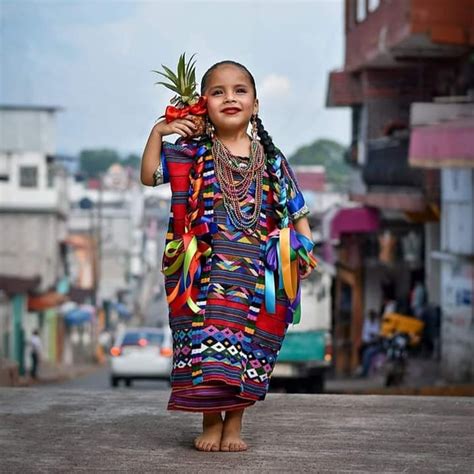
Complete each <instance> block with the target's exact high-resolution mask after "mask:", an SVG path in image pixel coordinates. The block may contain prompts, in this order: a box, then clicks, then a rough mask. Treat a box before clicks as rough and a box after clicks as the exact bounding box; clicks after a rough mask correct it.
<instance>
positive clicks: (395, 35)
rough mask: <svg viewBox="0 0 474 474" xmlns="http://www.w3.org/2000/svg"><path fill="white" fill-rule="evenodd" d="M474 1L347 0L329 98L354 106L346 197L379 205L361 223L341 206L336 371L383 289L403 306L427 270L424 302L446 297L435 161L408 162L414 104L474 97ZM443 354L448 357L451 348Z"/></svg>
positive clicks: (346, 367)
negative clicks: (342, 45) (339, 60)
mask: <svg viewBox="0 0 474 474" xmlns="http://www.w3.org/2000/svg"><path fill="white" fill-rule="evenodd" d="M473 11H474V2H473V1H472V0H459V1H457V2H432V1H428V0H399V1H397V2H393V1H388V0H368V1H366V0H346V1H345V37H346V52H345V64H344V68H343V70H340V71H333V72H331V73H330V75H329V84H328V93H327V105H328V106H331V107H335V106H344V107H351V109H352V143H351V146H350V148H349V150H348V152H347V160H348V162H349V163H351V164H352V165H353V177H352V189H351V192H350V198H351V200H353V201H356V202H358V203H360V204H361V205H362V206H364V207H365V208H366V212H367V214H373V213H377V215H378V221H379V224H378V228H374V227H373V226H368V227H367V228H363V226H362V227H361V226H359V225H358V224H360V222H359V223H358V222H357V220H356V219H354V218H353V216H350V215H346V222H345V223H344V225H342V227H341V228H342V229H343V232H341V233H340V234H341V235H340V245H339V247H338V249H339V262H338V277H337V287H336V297H335V299H336V304H335V310H336V311H335V326H336V327H335V337H336V341H335V347H336V348H338V347H339V348H340V349H339V354H338V353H337V349H336V354H335V357H336V368H337V370H338V371H340V372H351V371H352V370H353V369H354V368H355V366H356V365H357V363H358V357H357V350H358V346H359V345H360V333H361V327H362V321H363V318H364V315H365V314H366V313H367V312H368V311H369V310H371V309H375V310H379V308H380V306H381V305H382V304H383V301H384V299H385V300H386V299H395V300H397V303H398V310H399V311H401V312H409V311H410V300H409V297H410V291H411V290H412V288H413V286H414V283H415V282H416V281H419V280H423V282H424V285H425V287H426V289H427V292H428V297H429V303H430V304H431V305H433V306H439V305H443V303H442V301H441V298H440V294H441V292H440V278H439V275H440V271H441V267H440V261H439V260H436V259H432V258H431V256H432V254H436V252H439V251H440V245H441V240H442V239H441V227H440V222H441V224H442V222H443V220H444V219H447V214H448V212H447V209H448V207H447V206H446V205H444V204H443V203H442V201H443V202H444V201H445V198H444V194H443V195H442V193H441V175H440V171H439V167H428V166H424V167H418V166H417V167H413V166H412V163H411V162H409V148H410V142H411V139H412V134H411V128H410V127H411V123H410V117H411V110H412V109H411V106H412V104H413V103H417V102H423V103H426V102H433V101H434V100H436V99H435V98H436V97H440V96H450V97H451V99H452V98H453V97H454V96H463V97H465V99H464V100H465V101H466V102H468V103H469V106H471V107H472V102H469V101H470V100H472V98H471V99H469V97H470V95H469V94H470V92H469V91H470V90H472V87H473V86H472V56H471V54H472V53H470V52H471V51H472V48H473V46H474V31H473V29H472V24H473V23H472V12H473ZM443 192H444V191H443ZM357 212H361V211H357ZM443 212H444V213H445V216H444V217H441V215H442V213H443ZM369 220H370V219H368V220H367V222H368V221H369ZM376 220H377V219H372V220H371V221H372V223H375V222H376ZM351 223H352V224H354V226H355V227H354V228H351V226H350V224H351ZM339 225H341V223H339ZM456 238H459V237H456ZM446 321H447V319H443V322H444V323H446ZM442 354H443V364H447V361H446V357H448V353H447V352H446V351H443V353H442ZM448 365H449V366H450V367H452V364H448Z"/></svg>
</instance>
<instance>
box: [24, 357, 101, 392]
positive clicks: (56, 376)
mask: <svg viewBox="0 0 474 474" xmlns="http://www.w3.org/2000/svg"><path fill="white" fill-rule="evenodd" d="M101 367H103V366H102V365H100V364H97V363H89V364H77V365H52V364H50V363H42V364H41V366H40V369H39V371H38V378H37V379H36V380H34V379H32V378H31V377H30V376H29V375H24V376H20V377H19V380H18V386H20V387H29V386H34V385H42V384H53V383H58V382H64V381H67V380H71V379H75V378H77V377H82V376H84V375H88V374H91V373H93V372H95V371H96V370H99V369H100V368H101Z"/></svg>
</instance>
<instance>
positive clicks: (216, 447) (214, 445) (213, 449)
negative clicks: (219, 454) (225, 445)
mask: <svg viewBox="0 0 474 474" xmlns="http://www.w3.org/2000/svg"><path fill="white" fill-rule="evenodd" d="M211 451H213V452H216V451H219V446H217V444H215V443H213V444H212V446H211Z"/></svg>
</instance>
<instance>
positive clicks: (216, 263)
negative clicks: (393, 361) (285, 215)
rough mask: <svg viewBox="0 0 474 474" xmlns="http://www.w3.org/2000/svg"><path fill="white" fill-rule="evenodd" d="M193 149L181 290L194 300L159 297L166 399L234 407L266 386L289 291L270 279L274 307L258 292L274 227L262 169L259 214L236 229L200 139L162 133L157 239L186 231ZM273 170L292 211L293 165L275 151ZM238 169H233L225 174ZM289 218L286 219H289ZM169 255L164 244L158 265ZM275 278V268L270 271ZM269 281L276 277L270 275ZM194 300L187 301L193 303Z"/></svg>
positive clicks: (295, 200) (169, 281) (299, 212)
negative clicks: (187, 271)
mask: <svg viewBox="0 0 474 474" xmlns="http://www.w3.org/2000/svg"><path fill="white" fill-rule="evenodd" d="M197 154H201V155H203V156H204V172H203V186H202V189H201V193H200V196H199V198H200V199H199V207H198V209H199V213H200V216H201V217H200V220H199V222H198V224H197V225H196V227H195V234H196V235H197V241H198V242H199V248H200V249H201V253H200V254H199V255H200V256H199V263H200V265H199V269H198V270H197V271H196V273H195V274H194V277H193V278H192V279H193V281H192V287H191V288H190V295H191V298H192V301H193V302H194V303H195V304H196V305H197V306H196V307H198V308H199V309H200V313H196V311H197V310H196V307H194V306H193V304H194V303H192V304H191V305H188V304H186V303H185V304H183V299H181V300H178V298H176V299H174V301H172V302H170V303H169V324H170V327H171V330H172V333H173V369H172V374H171V387H172V393H171V397H170V400H169V404H168V409H175V410H187V411H201V412H212V411H222V410H227V409H232V408H234V409H235V408H242V407H246V406H249V405H251V404H253V403H255V401H256V400H263V399H264V398H265V395H266V393H267V390H268V385H269V377H270V375H271V373H272V371H273V367H274V365H275V362H276V359H277V356H278V352H279V350H280V347H281V344H282V341H283V338H284V336H285V333H286V330H287V327H288V321H289V318H288V315H289V311H290V307H291V304H290V301H289V300H288V298H287V296H286V295H285V293H284V292H283V291H281V290H278V288H277V289H276V290H275V294H274V308H272V312H269V311H268V310H267V308H266V305H265V301H268V296H267V297H266V296H265V279H266V278H267V282H268V269H267V275H265V261H264V260H265V253H266V249H267V244H268V239H267V237H268V234H271V233H272V231H274V229H275V228H276V227H277V224H278V219H279V216H278V213H277V212H276V209H275V201H274V197H275V196H274V192H273V191H272V186H271V183H270V181H271V179H272V175H271V173H270V171H269V169H268V166H267V169H266V170H265V172H264V179H263V204H262V210H261V213H260V218H259V221H258V224H257V225H256V227H255V228H254V229H252V230H246V231H242V230H239V229H236V228H235V227H234V226H233V225H232V222H231V221H230V219H229V217H228V215H227V211H226V209H225V206H224V204H223V196H222V194H221V189H220V186H219V183H218V181H217V179H216V177H215V174H214V172H213V170H214V168H213V166H214V162H213V159H212V154H211V152H210V145H209V144H207V147H206V146H205V145H203V142H196V141H185V140H184V139H182V138H180V139H178V140H177V142H176V143H175V144H172V143H169V142H166V141H165V142H163V144H162V153H161V165H160V168H159V169H158V170H157V173H156V174H155V179H156V183H155V184H160V183H161V182H170V185H171V191H172V200H171V214H170V220H169V225H168V233H167V236H166V245H167V248H169V247H170V246H171V247H172V246H173V244H174V243H176V247H179V246H180V245H182V243H183V241H185V240H186V239H187V238H188V237H189V234H190V229H186V225H185V216H186V213H187V211H188V209H187V208H188V197H189V193H190V192H191V191H190V174H192V173H193V172H194V169H193V163H194V162H195V160H196V156H197ZM279 160H281V170H282V175H283V176H284V180H283V181H282V182H283V183H285V185H286V191H287V195H288V203H287V206H288V211H289V215H290V216H291V217H292V218H293V219H296V218H299V217H302V216H304V215H306V214H307V213H308V209H307V207H306V205H305V202H304V199H303V195H302V193H301V191H300V189H299V188H298V185H297V183H296V180H295V177H294V174H293V173H292V171H291V169H290V166H289V164H288V162H287V161H286V159H285V157H284V156H283V155H282V154H279ZM235 178H236V179H238V176H235ZM254 190H255V186H254V185H253V186H251V187H250V189H249V192H248V196H247V200H246V201H245V202H244V204H243V205H244V207H248V206H252V205H253V203H254V199H255V196H253V193H254ZM290 227H291V224H290ZM174 261H176V257H175V255H174V253H173V254H172V257H169V256H167V255H166V254H165V255H164V257H163V268H165V269H166V268H168V269H169V268H170V266H172V264H173V262H174ZM186 281H187V282H188V283H189V281H190V277H189V275H188V277H187V279H185V278H183V267H181V268H180V270H178V271H175V272H174V273H169V272H168V275H166V276H165V289H166V294H167V295H168V297H170V295H172V294H173V292H175V293H176V292H179V291H180V290H181V291H184V286H185V283H186ZM276 282H277V283H278V277H276ZM277 287H278V285H277ZM193 307H194V309H193Z"/></svg>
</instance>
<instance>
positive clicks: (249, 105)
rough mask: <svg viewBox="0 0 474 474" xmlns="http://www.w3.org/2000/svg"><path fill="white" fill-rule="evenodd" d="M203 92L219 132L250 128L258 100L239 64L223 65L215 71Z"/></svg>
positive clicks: (208, 110)
mask: <svg viewBox="0 0 474 474" xmlns="http://www.w3.org/2000/svg"><path fill="white" fill-rule="evenodd" d="M204 95H206V96H207V112H208V114H209V118H210V120H211V122H212V123H213V124H214V126H215V127H216V131H217V133H219V131H223V132H224V131H226V132H234V131H238V130H245V131H246V130H247V126H248V124H249V121H250V119H251V117H252V115H253V114H256V113H258V99H256V98H255V93H254V90H253V87H252V83H251V82H250V79H249V77H248V76H247V74H246V73H245V71H243V70H242V69H240V68H239V67H237V66H233V65H230V64H229V65H223V66H219V67H218V68H217V69H216V70H215V71H213V72H212V74H211V76H210V77H209V80H208V83H207V87H206V90H205V91H204Z"/></svg>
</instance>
